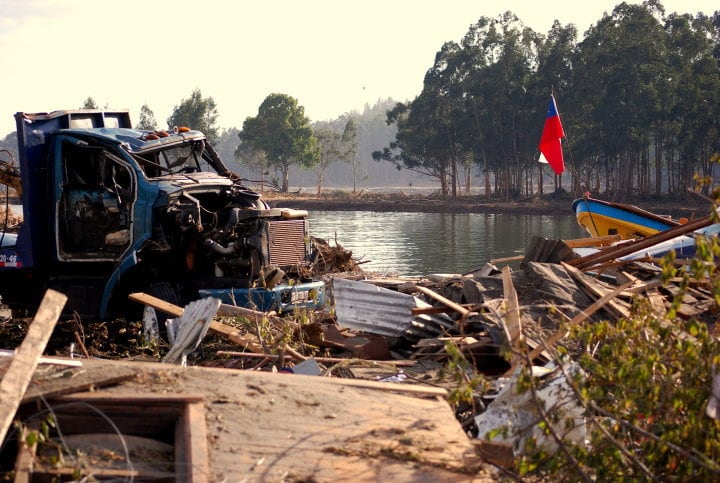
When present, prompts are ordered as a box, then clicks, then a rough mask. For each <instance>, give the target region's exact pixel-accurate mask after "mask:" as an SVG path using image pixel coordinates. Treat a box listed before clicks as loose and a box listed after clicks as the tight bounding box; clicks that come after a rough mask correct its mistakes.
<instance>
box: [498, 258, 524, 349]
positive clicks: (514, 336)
mask: <svg viewBox="0 0 720 483" xmlns="http://www.w3.org/2000/svg"><path fill="white" fill-rule="evenodd" d="M502 281H503V295H504V297H505V303H506V304H507V307H506V312H505V315H506V317H505V318H504V319H503V328H504V329H505V336H506V337H507V340H508V343H509V344H510V348H511V349H512V350H513V352H516V351H519V350H520V349H521V347H520V337H521V336H522V326H521V325H520V304H519V303H518V296H517V292H516V291H515V286H514V285H513V282H512V277H511V276H510V268H509V267H503V270H502ZM516 362H517V361H516Z"/></svg>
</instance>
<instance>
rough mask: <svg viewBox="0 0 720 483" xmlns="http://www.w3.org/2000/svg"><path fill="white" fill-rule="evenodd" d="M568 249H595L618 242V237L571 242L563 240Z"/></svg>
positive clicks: (574, 239) (602, 237) (580, 239)
mask: <svg viewBox="0 0 720 483" xmlns="http://www.w3.org/2000/svg"><path fill="white" fill-rule="evenodd" d="M563 241H564V242H565V244H566V245H567V246H568V247H570V248H581V247H596V246H604V245H612V244H613V243H615V242H617V241H620V235H605V236H592V237H587V238H573V239H571V240H563Z"/></svg>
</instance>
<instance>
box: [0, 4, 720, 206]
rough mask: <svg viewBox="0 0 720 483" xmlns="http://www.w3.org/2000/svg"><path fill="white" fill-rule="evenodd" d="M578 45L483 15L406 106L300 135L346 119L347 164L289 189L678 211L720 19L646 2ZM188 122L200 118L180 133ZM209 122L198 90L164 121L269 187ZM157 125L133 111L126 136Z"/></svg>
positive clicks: (296, 180)
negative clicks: (640, 203)
mask: <svg viewBox="0 0 720 483" xmlns="http://www.w3.org/2000/svg"><path fill="white" fill-rule="evenodd" d="M579 37H580V36H579V34H578V31H577V28H576V27H575V26H574V25H573V24H568V25H565V26H563V25H561V24H560V23H559V22H555V24H554V25H553V26H552V28H551V29H550V31H549V32H548V33H547V34H546V35H543V34H540V33H537V32H534V31H533V30H532V29H530V28H529V27H527V26H525V25H523V23H522V22H521V21H520V20H519V19H518V18H517V17H516V16H515V15H514V14H513V13H511V12H506V13H504V14H502V15H500V16H498V17H496V18H488V17H481V18H480V19H479V20H478V21H477V22H476V23H474V24H473V25H471V26H470V28H469V30H468V32H467V33H466V34H465V36H464V37H463V38H462V40H461V41H460V42H459V43H457V42H446V43H445V44H444V45H442V46H441V48H440V50H439V51H438V52H437V54H436V56H435V62H434V64H433V65H432V66H431V67H430V68H429V69H428V70H427V73H426V75H425V78H424V85H423V89H422V92H421V93H420V94H419V95H418V96H417V97H416V98H415V99H413V100H412V101H406V102H396V101H394V100H392V99H384V100H378V102H377V103H376V104H375V105H374V106H370V105H366V106H365V109H364V111H363V112H362V113H358V112H351V113H345V114H343V115H341V116H339V117H338V119H336V120H333V121H325V122H314V123H312V127H313V129H315V130H316V133H320V132H321V131H324V132H328V130H330V131H332V130H334V131H337V132H342V130H343V128H344V127H347V122H348V121H349V120H351V119H352V121H353V122H354V124H355V129H356V132H357V137H356V141H357V142H356V145H354V147H353V151H354V153H353V156H350V157H348V156H345V158H347V159H340V157H339V158H338V161H337V162H326V163H324V164H323V165H322V167H318V166H316V167H314V168H310V169H301V168H300V167H298V166H293V167H292V170H291V177H292V185H293V186H294V187H295V188H294V189H297V188H298V187H315V186H316V187H317V189H318V191H319V190H320V189H321V188H322V189H336V188H344V189H347V188H352V189H357V190H364V189H369V188H372V187H393V188H396V189H397V188H399V189H403V188H408V189H410V188H414V187H417V186H418V185H425V186H427V185H428V184H430V185H434V186H436V187H437V189H439V191H440V192H441V193H442V195H443V196H446V197H447V196H452V197H454V196H458V195H461V194H467V193H481V194H482V195H484V196H487V197H491V196H492V197H497V198H504V199H515V198H518V197H530V196H537V195H543V194H548V191H551V192H554V191H556V190H559V189H565V190H568V191H572V192H573V193H574V194H579V193H580V192H583V191H590V192H592V193H594V194H600V195H603V196H605V197H607V198H611V199H614V200H622V199H624V198H625V197H627V196H629V195H640V196H668V195H669V196H670V197H672V198H675V199H683V198H684V197H685V195H686V194H687V191H688V190H689V189H693V188H695V186H696V183H697V181H699V180H713V177H714V175H715V173H714V168H715V166H716V165H717V163H716V161H717V160H718V153H720V10H719V11H716V12H714V13H712V14H710V15H706V14H703V13H697V14H680V13H667V12H665V10H664V8H663V6H662V3H661V2H660V1H658V0H648V1H646V2H644V3H643V4H642V5H628V4H626V3H621V4H619V5H617V6H616V7H615V9H614V10H613V11H612V13H610V14H606V15H605V16H603V18H601V19H600V20H599V21H598V22H597V23H596V24H595V25H593V26H592V27H590V28H589V29H588V30H587V31H586V32H584V34H583V36H582V40H579ZM551 93H552V94H554V96H555V98H556V100H557V105H558V108H559V114H560V117H561V119H562V123H563V126H564V129H565V133H566V138H565V139H564V140H563V146H564V152H565V162H566V167H567V170H566V172H565V173H564V174H563V175H560V176H555V175H554V174H553V173H552V171H551V170H550V169H549V168H548V167H547V165H541V164H539V163H538V156H539V150H538V141H539V139H540V135H541V132H542V127H543V123H544V120H545V114H546V109H547V106H548V101H549V100H550V95H551ZM85 104H86V106H85V107H93V106H94V101H93V100H92V98H88V100H86V103H85ZM198 107H201V108H202V109H198ZM193 112H203V113H207V115H205V116H203V117H202V119H201V120H195V121H192V117H190V118H188V116H191V113H193ZM189 113H190V114H189ZM216 117H217V113H216V106H215V103H214V100H213V99H212V98H203V97H202V96H201V95H200V92H199V90H198V91H196V92H194V93H193V96H191V98H190V99H188V100H183V101H182V102H181V103H180V105H179V106H176V108H175V111H174V113H173V116H171V118H170V119H168V123H169V125H172V124H173V123H178V122H180V123H186V124H184V125H191V126H192V127H194V128H197V129H201V130H204V131H205V132H206V133H209V137H210V138H211V140H212V141H213V142H214V143H215V145H216V149H217V150H218V152H219V153H220V154H221V157H222V158H223V159H224V160H225V161H226V162H227V163H228V164H230V165H231V167H232V168H233V169H234V170H236V171H238V172H239V173H240V174H241V175H242V176H245V177H247V178H248V179H252V180H257V181H262V182H264V183H268V184H271V183H277V176H276V174H277V173H274V172H272V171H273V170H272V169H270V170H268V169H261V170H258V169H257V167H255V169H252V168H251V167H250V163H247V162H246V160H245V159H243V157H242V156H240V155H239V154H238V153H239V152H241V150H239V149H238V146H239V145H240V144H241V143H240V139H241V134H242V133H241V131H240V130H239V129H238V128H230V129H225V130H220V129H217V127H216V126H215V125H214V119H215V118H216ZM201 121H202V122H201ZM203 122H205V123H206V124H208V125H203V124H202V123H203ZM198 123H200V125H198V126H196V125H195V124H198ZM156 124H157V123H156V122H155V120H154V117H153V114H152V111H151V110H150V109H149V107H148V106H143V109H142V110H141V113H140V122H139V124H138V125H139V126H140V127H143V128H146V129H147V128H150V129H152V128H154V127H153V126H156ZM2 148H5V149H9V150H10V151H11V152H17V151H16V141H15V134H14V133H11V134H9V135H8V136H7V137H5V139H3V140H0V149H2ZM355 149H356V151H355ZM349 158H352V163H350V162H348V159H349ZM373 159H374V161H373ZM326 161H327V160H326ZM376 161H377V162H376ZM708 186H709V185H706V187H705V192H706V193H707V192H708V189H709V187H708Z"/></svg>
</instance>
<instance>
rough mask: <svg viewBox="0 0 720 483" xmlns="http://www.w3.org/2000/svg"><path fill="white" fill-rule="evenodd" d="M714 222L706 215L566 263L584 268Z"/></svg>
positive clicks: (711, 217) (713, 219)
mask: <svg viewBox="0 0 720 483" xmlns="http://www.w3.org/2000/svg"><path fill="white" fill-rule="evenodd" d="M715 222H716V218H715V216H713V215H710V216H706V217H705V218H701V219H699V220H696V221H691V222H689V223H687V224H685V225H679V226H675V227H673V228H670V229H669V230H665V231H661V232H660V233H656V234H654V235H651V236H648V237H645V238H643V239H641V240H637V241H634V242H630V243H623V244H622V245H619V246H617V247H613V248H610V249H607V250H602V251H600V252H598V253H593V254H592V255H588V256H586V257H581V258H577V259H575V260H570V261H569V262H567V263H568V264H570V265H572V266H574V267H576V268H578V269H580V270H585V269H587V268H590V267H592V266H594V265H597V264H599V263H602V262H606V261H608V260H613V259H615V258H620V257H624V256H625V255H630V254H631V253H634V252H636V251H638V250H642V249H643V248H649V247H651V246H654V245H657V244H658V243H660V242H664V241H667V240H671V239H673V238H675V237H678V236H680V235H685V234H687V233H690V232H693V231H695V230H699V229H700V228H705V227H706V226H710V225H712V224H713V223H715Z"/></svg>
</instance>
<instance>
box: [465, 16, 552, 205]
mask: <svg viewBox="0 0 720 483" xmlns="http://www.w3.org/2000/svg"><path fill="white" fill-rule="evenodd" d="M539 40H540V39H539V37H538V36H537V34H535V33H534V32H533V31H532V30H531V29H528V28H525V26H524V25H523V24H522V22H520V21H519V20H518V18H517V16H515V15H514V14H513V13H512V12H505V13H504V14H502V15H500V16H498V17H497V18H495V19H491V18H488V17H481V18H480V19H479V20H478V21H477V22H476V23H475V24H473V25H471V27H470V29H469V31H468V32H467V34H466V35H465V37H464V38H463V41H462V46H463V51H464V52H465V54H464V55H465V59H466V60H465V62H466V64H465V66H466V70H467V71H466V74H465V75H464V76H463V83H464V91H465V93H466V95H465V106H466V109H467V111H468V112H469V113H471V115H472V119H473V123H474V127H475V130H476V133H475V134H476V135H475V136H474V139H475V143H474V150H475V159H476V162H478V163H480V164H482V169H483V171H484V173H485V186H486V190H485V191H486V194H487V193H488V191H489V176H490V172H491V171H494V172H495V173H496V176H495V180H496V191H500V192H502V193H504V194H505V196H506V197H510V196H512V195H517V194H519V193H520V192H521V191H522V189H523V185H524V181H525V180H524V178H523V176H524V172H525V169H526V168H527V167H529V166H530V164H529V162H530V159H531V158H534V159H537V154H536V151H537V149H536V141H537V139H538V138H537V135H536V134H533V135H531V134H530V131H531V129H535V131H534V132H537V131H536V129H537V128H536V127H535V128H532V127H531V126H530V124H529V122H530V115H529V113H530V110H531V109H534V108H535V107H534V106H530V103H529V102H530V99H529V97H528V85H529V82H530V78H531V76H532V75H533V72H534V71H533V68H534V67H535V65H536V62H537V49H538V45H539ZM535 122H537V120H535ZM531 140H532V142H531ZM533 144H535V145H534V146H533Z"/></svg>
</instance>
